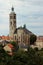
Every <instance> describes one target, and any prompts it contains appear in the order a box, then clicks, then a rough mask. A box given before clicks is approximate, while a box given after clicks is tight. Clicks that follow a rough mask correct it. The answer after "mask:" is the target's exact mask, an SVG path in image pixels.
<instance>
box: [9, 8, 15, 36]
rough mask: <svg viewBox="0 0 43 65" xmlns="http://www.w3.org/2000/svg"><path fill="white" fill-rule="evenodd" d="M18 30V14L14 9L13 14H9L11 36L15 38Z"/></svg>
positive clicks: (12, 9)
mask: <svg viewBox="0 0 43 65" xmlns="http://www.w3.org/2000/svg"><path fill="white" fill-rule="evenodd" d="M15 30H16V14H15V12H14V8H13V7H12V8H11V13H10V14H9V36H10V37H13V36H14V32H15Z"/></svg>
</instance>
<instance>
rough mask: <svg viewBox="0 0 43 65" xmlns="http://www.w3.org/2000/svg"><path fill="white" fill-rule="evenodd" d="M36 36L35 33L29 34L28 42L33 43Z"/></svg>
mask: <svg viewBox="0 0 43 65" xmlns="http://www.w3.org/2000/svg"><path fill="white" fill-rule="evenodd" d="M36 39H37V37H36V35H31V36H30V44H34V42H35V41H36Z"/></svg>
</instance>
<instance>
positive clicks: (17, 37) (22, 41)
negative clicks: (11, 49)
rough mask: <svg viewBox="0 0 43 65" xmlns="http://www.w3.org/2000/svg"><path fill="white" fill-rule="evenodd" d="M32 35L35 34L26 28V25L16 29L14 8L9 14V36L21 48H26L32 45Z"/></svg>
mask: <svg viewBox="0 0 43 65" xmlns="http://www.w3.org/2000/svg"><path fill="white" fill-rule="evenodd" d="M31 35H33V33H32V32H31V31H29V30H28V29H27V28H26V25H24V26H23V27H22V26H21V27H18V28H17V27H16V13H15V12H14V8H13V7H12V8H11V13H10V14H9V36H10V37H12V38H13V40H14V41H15V42H17V43H18V45H19V47H25V46H28V45H29V44H30V36H31Z"/></svg>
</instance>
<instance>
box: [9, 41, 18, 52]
mask: <svg viewBox="0 0 43 65" xmlns="http://www.w3.org/2000/svg"><path fill="white" fill-rule="evenodd" d="M10 43H11V44H12V45H13V46H14V48H15V51H17V50H18V48H19V46H18V44H17V43H16V42H14V41H12V42H10Z"/></svg>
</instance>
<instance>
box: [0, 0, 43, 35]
mask: <svg viewBox="0 0 43 65" xmlns="http://www.w3.org/2000/svg"><path fill="white" fill-rule="evenodd" d="M12 6H13V7H14V11H15V13H16V17H17V18H16V22H17V27H19V26H23V25H24V24H26V28H27V29H28V30H30V31H31V32H33V33H34V34H36V35H38V36H39V35H43V0H0V36H1V35H8V34H9V14H10V12H11V7H12Z"/></svg>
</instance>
